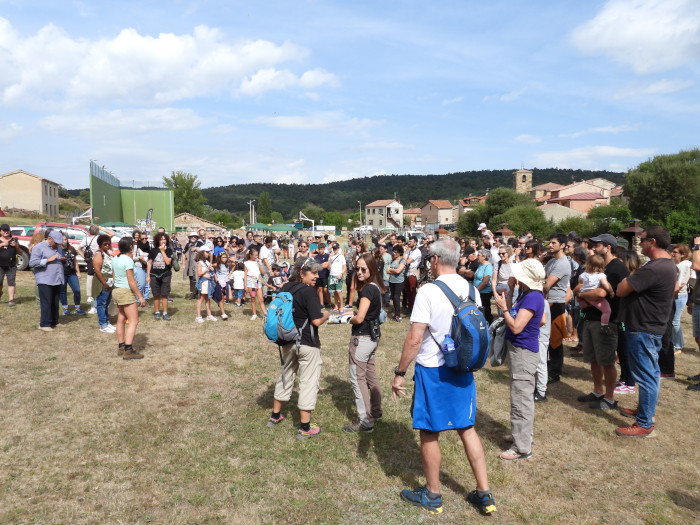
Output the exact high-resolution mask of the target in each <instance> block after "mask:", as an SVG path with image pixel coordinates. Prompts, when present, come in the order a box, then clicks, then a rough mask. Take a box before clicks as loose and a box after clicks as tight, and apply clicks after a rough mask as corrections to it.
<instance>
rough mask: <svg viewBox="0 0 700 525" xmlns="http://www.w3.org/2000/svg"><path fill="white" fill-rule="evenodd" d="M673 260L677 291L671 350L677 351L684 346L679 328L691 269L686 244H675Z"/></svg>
mask: <svg viewBox="0 0 700 525" xmlns="http://www.w3.org/2000/svg"><path fill="white" fill-rule="evenodd" d="M671 257H672V258H673V262H675V263H676V269H677V270H678V292H676V299H675V302H676V311H675V313H674V315H673V350H674V351H675V352H676V353H679V352H680V351H681V350H683V347H684V346H685V341H683V329H682V328H681V315H683V309H684V308H685V305H686V304H687V303H688V281H689V280H690V272H691V271H692V263H691V262H690V248H689V246H688V245H687V244H677V245H676V246H674V247H673V250H672V251H671Z"/></svg>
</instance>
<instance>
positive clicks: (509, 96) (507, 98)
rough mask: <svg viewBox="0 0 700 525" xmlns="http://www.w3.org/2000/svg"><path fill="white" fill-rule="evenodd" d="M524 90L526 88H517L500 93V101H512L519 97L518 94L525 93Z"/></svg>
mask: <svg viewBox="0 0 700 525" xmlns="http://www.w3.org/2000/svg"><path fill="white" fill-rule="evenodd" d="M525 91H527V88H522V89H517V90H514V91H511V92H510V93H506V94H505V95H501V101H502V102H513V101H514V100H516V99H518V98H520V95H522V94H523V93H525Z"/></svg>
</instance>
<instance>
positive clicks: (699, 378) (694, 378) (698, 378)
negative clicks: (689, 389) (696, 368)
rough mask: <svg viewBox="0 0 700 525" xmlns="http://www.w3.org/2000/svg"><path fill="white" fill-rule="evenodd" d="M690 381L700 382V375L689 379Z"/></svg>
mask: <svg viewBox="0 0 700 525" xmlns="http://www.w3.org/2000/svg"><path fill="white" fill-rule="evenodd" d="M688 381H700V374H698V375H696V376H692V377H689V378H688Z"/></svg>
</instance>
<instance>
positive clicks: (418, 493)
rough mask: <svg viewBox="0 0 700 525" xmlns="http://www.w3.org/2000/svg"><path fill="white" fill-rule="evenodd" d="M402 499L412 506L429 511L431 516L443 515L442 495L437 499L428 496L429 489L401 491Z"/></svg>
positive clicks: (424, 487) (419, 488)
mask: <svg viewBox="0 0 700 525" xmlns="http://www.w3.org/2000/svg"><path fill="white" fill-rule="evenodd" d="M401 499H402V500H404V501H405V502H407V503H410V504H411V505H415V506H416V507H420V508H422V509H425V510H427V511H428V512H430V513H431V514H441V513H442V494H438V495H437V496H436V497H435V498H431V497H430V496H429V495H428V487H426V486H423V487H418V488H417V489H413V490H408V489H404V490H402V491H401Z"/></svg>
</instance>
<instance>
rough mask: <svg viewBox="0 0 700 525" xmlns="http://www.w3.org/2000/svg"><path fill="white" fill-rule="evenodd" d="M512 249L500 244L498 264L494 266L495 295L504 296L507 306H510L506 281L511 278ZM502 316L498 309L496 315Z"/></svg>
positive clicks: (508, 288)
mask: <svg viewBox="0 0 700 525" xmlns="http://www.w3.org/2000/svg"><path fill="white" fill-rule="evenodd" d="M512 253H513V249H512V248H511V247H510V246H509V245H507V244H502V245H501V246H500V247H499V248H498V258H499V261H498V264H496V270H495V271H496V293H497V294H505V295H504V297H505V299H506V302H507V304H511V301H509V297H508V296H509V292H510V287H509V286H508V279H510V278H511V277H513V271H512V270H511V268H510V260H511V255H512ZM501 314H502V310H501V309H500V308H498V315H499V316H500V315H501Z"/></svg>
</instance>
